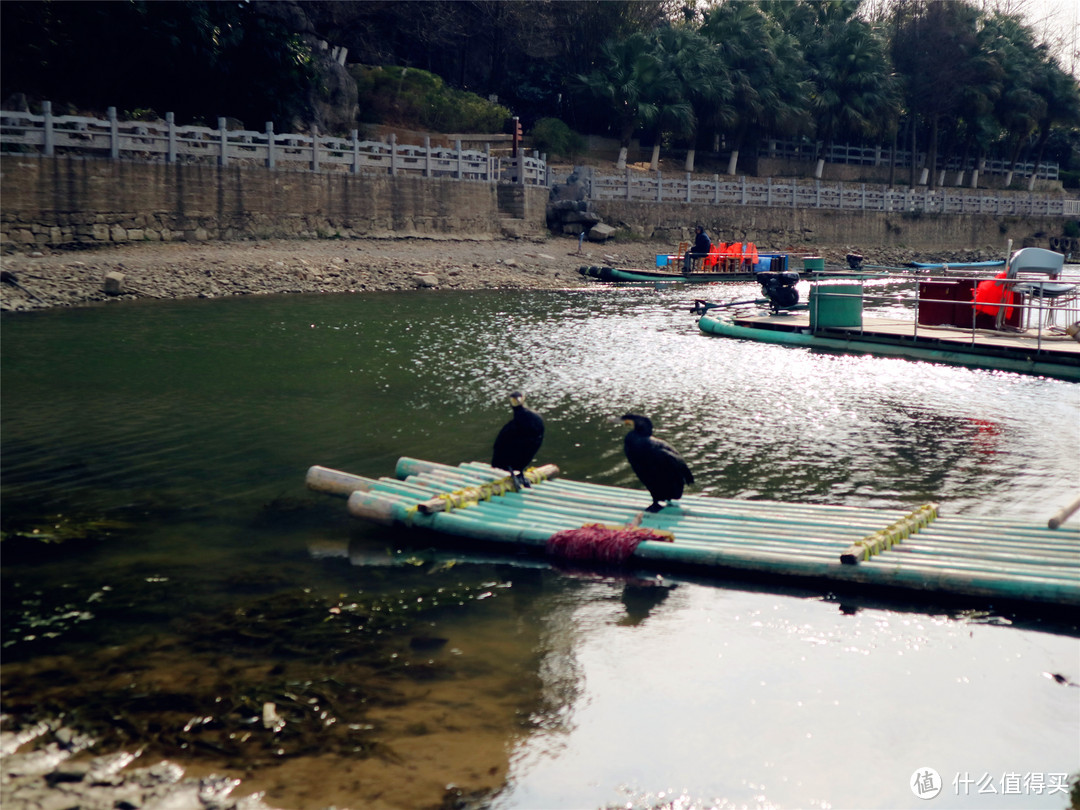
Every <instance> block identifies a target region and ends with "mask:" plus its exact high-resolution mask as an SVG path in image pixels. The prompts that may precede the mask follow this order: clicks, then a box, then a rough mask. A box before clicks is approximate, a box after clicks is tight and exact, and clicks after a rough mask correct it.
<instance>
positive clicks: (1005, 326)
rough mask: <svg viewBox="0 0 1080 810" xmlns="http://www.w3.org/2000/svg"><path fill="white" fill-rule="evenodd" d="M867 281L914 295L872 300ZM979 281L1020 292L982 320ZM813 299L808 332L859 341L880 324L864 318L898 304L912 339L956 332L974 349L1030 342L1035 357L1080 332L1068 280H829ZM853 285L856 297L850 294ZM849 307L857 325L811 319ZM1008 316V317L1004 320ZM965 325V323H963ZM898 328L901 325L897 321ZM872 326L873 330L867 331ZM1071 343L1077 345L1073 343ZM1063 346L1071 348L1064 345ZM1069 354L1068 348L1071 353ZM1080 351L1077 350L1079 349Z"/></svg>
mask: <svg viewBox="0 0 1080 810" xmlns="http://www.w3.org/2000/svg"><path fill="white" fill-rule="evenodd" d="M867 281H885V282H890V283H894V284H900V285H904V286H910V287H912V288H913V289H912V292H913V294H912V295H910V296H908V297H900V296H899V295H898V293H897V292H896V291H890V292H888V293H882V294H880V295H874V294H873V292H872V290H873V287H872V286H871V285H868V284H867V283H866V282H867ZM983 281H988V282H994V283H1001V284H1003V285H1004V287H1005V288H1006V289H1010V288H1018V289H1020V290H1021V291H1020V292H1018V293H1017V294H1016V297H1015V298H1014V299H1013V300H1011V301H1004V302H1001V303H990V304H985V305H984V306H985V308H987V309H991V310H997V313H998V314H997V315H996V316H995V317H980V315H983V314H984V313H981V312H980V311H979V308H978V303H979V302H977V301H976V300H975V297H974V294H973V293H974V290H975V289H976V288H977V286H978V284H979V283H980V282H983ZM814 284H815V287H814V289H813V292H812V295H811V304H810V312H811V316H810V331H811V332H812V333H819V332H823V331H828V330H832V329H837V328H840V329H844V330H845V331H846V332H848V333H851V334H858V335H867V334H869V333H877V332H879V331H880V329H881V325H882V324H881V319H877V318H875V319H873V320H872V321H867V320H865V319H864V318H863V317H861V316H862V313H863V312H865V311H866V310H868V309H873V308H875V307H880V306H882V305H887V304H892V305H895V304H897V303H900V304H902V305H903V306H904V307H905V309H910V310H911V311H912V312H913V314H914V317H913V319H912V320H911V322H910V324H909V326H910V335H911V337H912V338H918V337H919V336H920V328H922V329H923V330H924V335H932V336H934V337H940V330H942V329H952V330H960V331H962V332H964V333H965V334H966V335H967V338H968V340H967V341H966V342H967V343H968V344H970V345H972V346H974V345H976V344H977V343H978V342H979V340H980V339H985V338H987V337H994V336H999V337H1012V338H1018V339H1023V340H1024V341H1025V345H1027V343H1028V342H1030V341H1033V342H1034V351H1035V352H1037V353H1041V352H1043V351H1045V350H1046V346H1045V343H1046V342H1047V341H1049V340H1053V342H1054V344H1055V346H1054V349H1055V350H1059V349H1061V347H1062V343H1063V339H1064V338H1067V337H1069V336H1071V335H1072V334H1073V332H1072V331H1069V330H1070V329H1072V330H1074V331H1075V330H1080V278H1078V279H1075V280H1070V279H1066V280H1064V281H1062V280H1056V279H1054V280H1050V279H1032V278H1016V279H1000V278H998V277H997V276H992V275H988V274H986V273H981V274H963V275H958V274H952V275H948V274H946V275H929V274H924V273H918V274H915V273H906V274H896V275H891V276H887V277H878V278H874V277H873V276H866V275H858V276H856V275H853V276H852V278H851V279H850V280H845V279H842V278H836V277H834V278H832V279H830V280H829V281H817V282H814ZM852 284H857V285H858V289H857V291H853V290H852V289H851V285H852ZM951 285H956V290H957V292H958V293H959V296H952V297H947V296H943V294H942V289H945V288H948V287H949V286H951ZM823 300H825V301H829V300H833V301H843V300H846V301H849V302H850V303H851V305H852V306H851V308H850V309H852V311H854V310H855V309H857V310H858V313H859V316H860V317H858V318H857V319H854V318H853V319H852V320H851V321H850V322H849V323H845V322H843V321H840V322H837V321H835V320H833V319H829V318H822V317H815V315H818V313H819V311H820V307H821V304H822V301H823ZM1006 313H1008V315H1007V316H1006ZM961 321H964V322H961ZM896 322H897V323H903V322H904V321H902V320H900V319H896ZM868 323H869V324H872V328H870V327H869V326H868ZM1074 342H1075V341H1074ZM1065 345H1066V346H1069V344H1068V343H1067V342H1066V343H1065ZM1070 348H1071V347H1070ZM1077 351H1080V344H1078V345H1077Z"/></svg>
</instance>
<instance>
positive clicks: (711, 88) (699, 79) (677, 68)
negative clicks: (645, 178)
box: [653, 26, 731, 172]
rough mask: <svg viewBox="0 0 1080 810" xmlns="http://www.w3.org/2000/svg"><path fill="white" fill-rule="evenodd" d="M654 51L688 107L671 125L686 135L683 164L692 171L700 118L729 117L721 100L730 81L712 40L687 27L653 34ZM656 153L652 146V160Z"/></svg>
mask: <svg viewBox="0 0 1080 810" xmlns="http://www.w3.org/2000/svg"><path fill="white" fill-rule="evenodd" d="M656 53H657V56H658V58H659V59H660V60H661V62H662V63H663V64H664V67H665V69H666V70H667V72H668V73H669V74H670V75H671V76H672V77H673V78H674V79H675V80H676V81H677V82H678V83H679V85H680V87H681V88H682V92H681V96H682V98H683V99H685V103H686V105H687V106H688V107H689V110H688V112H689V114H688V115H686V116H685V117H683V116H680V117H679V118H678V119H677V120H676V121H674V122H673V126H672V129H673V130H675V133H676V135H681V136H684V137H685V138H686V139H687V142H688V144H689V147H688V149H687V152H686V165H685V168H686V171H688V172H692V171H693V170H694V157H695V151H696V149H695V147H696V145H697V133H698V128H699V126H700V122H701V121H718V120H729V119H730V107H726V106H725V102H726V101H727V100H728V99H729V98H730V95H731V83H730V82H729V81H728V80H727V77H726V76H725V74H724V72H723V65H722V64H721V63H720V59H719V57H718V55H717V52H716V49H715V48H714V47H713V45H712V43H711V42H709V40H708V39H706V38H705V37H703V36H702V35H701V34H699V33H697V32H696V31H693V30H691V29H689V28H686V27H671V26H669V27H666V28H662V29H661V30H660V31H659V33H658V34H657V38H656ZM656 157H657V156H656V147H655V146H654V155H653V162H654V164H655V162H656ZM653 168H654V169H655V165H654V166H653Z"/></svg>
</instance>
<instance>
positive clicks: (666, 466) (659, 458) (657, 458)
mask: <svg viewBox="0 0 1080 810" xmlns="http://www.w3.org/2000/svg"><path fill="white" fill-rule="evenodd" d="M622 419H623V422H624V423H625V424H626V425H628V426H630V427H632V428H633V430H631V431H630V432H629V433H627V434H626V439H625V440H624V441H623V449H625V450H626V460H627V461H629V462H630V468H631V469H632V470H633V471H634V472H635V473H636V474H637V477H638V478H640V479H641V483H643V484H644V485H645V488H646V489H647V490H649V494H650V495H652V499H653V502H652V504H651V505H650V506H649V508H648V509H646V510H645V511H646V512H659V511H660V510H661V509H663V507H662V506H661V505H660V501H677V500H678V499H679V498H681V497H682V494H683V485H684V484H692V483H694V474H693V473H691V472H690V468H689V467H688V466H687V464H686V462H685V461H684V460H683V457H682V456H680V455H679V453H678V451H677V450H676V449H675V448H674V447H672V446H671V445H670V444H668V443H667V442H665V441H663V440H662V439H656V438H653V435H652V430H653V426H652V420H651V419H649V417H647V416H639V415H638V414H635V413H628V414H626V415H625V416H623V418H622Z"/></svg>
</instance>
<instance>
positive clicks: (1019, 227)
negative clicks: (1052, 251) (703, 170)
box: [590, 200, 1067, 251]
mask: <svg viewBox="0 0 1080 810" xmlns="http://www.w3.org/2000/svg"><path fill="white" fill-rule="evenodd" d="M590 208H591V209H592V210H593V211H595V212H596V213H597V214H599V216H600V218H601V219H602V220H603V221H604V222H606V223H607V224H609V225H613V226H615V227H617V228H625V229H628V230H630V231H631V232H633V233H635V234H637V235H638V236H640V237H642V238H645V239H649V240H657V241H670V242H679V241H680V240H682V239H686V238H687V237H688V235H689V234H691V233H692V231H693V226H694V225H695V224H696V223H701V224H703V225H704V226H705V228H706V230H707V231H708V232H709V234H710V235H711V236H712V237H713V238H714V239H722V240H724V241H749V242H755V243H756V244H757V245H759V246H761V245H765V246H768V247H769V248H771V249H775V250H783V249H787V248H794V247H797V248H800V249H801V248H807V247H810V248H812V247H813V246H815V245H820V246H822V247H826V246H839V245H847V246H850V247H853V248H867V249H869V248H876V249H884V248H911V249H915V250H927V251H944V250H969V249H979V248H984V247H987V246H991V247H995V248H998V247H1000V249H1001V250H1002V251H1004V250H1005V246H1006V244H1007V241H1008V240H1009V239H1012V240H1013V247H1014V249H1018V248H1020V247H1030V246H1035V247H1049V239H1050V237H1052V236H1058V235H1060V234H1061V232H1062V227H1063V225H1064V224H1065V222H1066V221H1067V220H1063V219H1062V218H1061V217H1046V218H1035V217H1032V218H1029V217H1014V216H989V215H974V214H918V213H895V212H890V213H885V212H880V211H826V210H817V209H806V208H765V207H759V206H715V205H689V204H685V203H683V204H664V205H657V204H656V203H647V202H625V201H618V200H599V201H594V202H593V203H591V204H590Z"/></svg>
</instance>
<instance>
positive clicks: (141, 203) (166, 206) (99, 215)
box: [0, 155, 547, 251]
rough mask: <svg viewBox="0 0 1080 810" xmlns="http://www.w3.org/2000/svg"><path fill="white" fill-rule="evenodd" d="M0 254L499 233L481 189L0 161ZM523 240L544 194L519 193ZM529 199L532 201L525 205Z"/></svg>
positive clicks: (445, 183)
mask: <svg viewBox="0 0 1080 810" xmlns="http://www.w3.org/2000/svg"><path fill="white" fill-rule="evenodd" d="M0 189H2V197H0V244H2V246H3V248H4V250H7V251H10V250H16V249H28V248H34V247H72V246H85V245H95V244H104V243H110V242H111V243H116V242H133V241H159V240H160V241H171V240H188V241H206V240H218V239H222V240H229V239H243V238H272V237H280V238H319V237H323V238H329V237H344V238H348V237H384V236H438V235H443V236H450V235H453V236H459V237H470V238H491V237H493V236H498V235H499V234H500V233H501V231H500V225H499V216H498V214H499V210H498V196H497V187H496V186H495V185H492V184H490V183H478V182H468V181H457V180H443V179H424V178H419V177H390V176H386V177H378V176H371V175H352V174H347V173H344V172H298V171H281V170H271V169H266V168H262V167H248V166H240V165H236V166H224V167H221V166H215V165H203V164H166V163H150V162H140V161H124V160H118V161H113V160H102V159H94V158H80V157H70V156H62V157H55V158H45V157H23V156H16V155H5V156H3V157H0ZM525 191H526V197H527V199H528V201H529V203H530V204H529V205H528V206H527V207H526V210H527V211H528V212H529V213H530V214H531V216H530V217H529V226H530V227H529V229H531V230H532V231H535V232H536V233H537V234H540V233H542V232H543V229H544V201H545V200H546V196H547V190H546V189H540V188H527V189H526V190H525ZM534 198H535V199H534Z"/></svg>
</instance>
